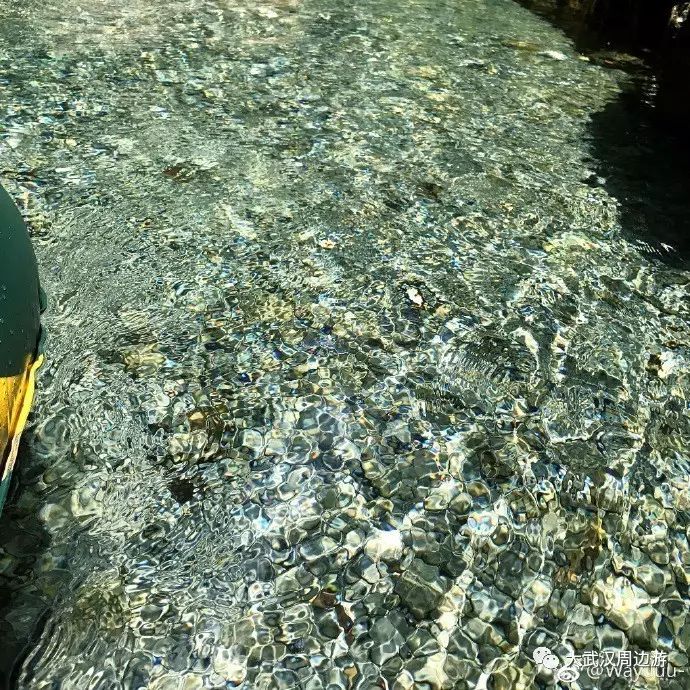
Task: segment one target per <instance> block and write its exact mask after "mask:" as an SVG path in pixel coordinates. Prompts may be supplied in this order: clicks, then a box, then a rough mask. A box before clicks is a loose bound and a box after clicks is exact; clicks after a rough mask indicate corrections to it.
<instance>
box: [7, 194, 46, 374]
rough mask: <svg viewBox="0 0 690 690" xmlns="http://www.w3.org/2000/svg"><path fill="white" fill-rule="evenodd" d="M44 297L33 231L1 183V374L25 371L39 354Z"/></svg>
mask: <svg viewBox="0 0 690 690" xmlns="http://www.w3.org/2000/svg"><path fill="white" fill-rule="evenodd" d="M43 301H44V300H43V298H42V295H41V288H40V284H39V280H38V266H37V264H36V255H35V254H34V250H33V247H32V246H31V240H30V239H29V233H28V231H27V229H26V226H25V225H24V221H23V219H22V216H21V213H19V209H17V207H16V206H15V205H14V203H13V202H12V199H11V198H10V195H9V194H8V193H7V192H6V191H5V190H4V189H3V188H2V187H0V377H5V376H16V375H17V374H19V373H21V372H22V371H23V369H24V367H25V366H26V358H27V356H32V357H33V356H35V355H36V353H37V347H38V342H39V339H40V334H41V321H40V316H41V311H42V309H41V307H42V304H43Z"/></svg>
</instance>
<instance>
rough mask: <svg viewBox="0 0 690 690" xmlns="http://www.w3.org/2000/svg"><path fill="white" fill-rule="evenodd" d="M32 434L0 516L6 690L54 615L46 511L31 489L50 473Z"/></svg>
mask: <svg viewBox="0 0 690 690" xmlns="http://www.w3.org/2000/svg"><path fill="white" fill-rule="evenodd" d="M31 441H32V439H31V432H30V431H29V432H27V433H25V434H24V437H23V439H22V442H21V446H20V451H19V457H18V459H17V466H16V468H15V471H14V474H13V477H12V484H11V486H10V495H9V496H8V500H7V503H6V504H5V508H4V510H3V513H2V515H1V516H0V563H2V564H3V565H6V567H4V568H2V569H0V631H2V632H1V633H0V690H15V688H16V687H17V676H18V673H19V669H20V667H21V664H22V663H23V661H24V659H25V658H26V656H27V654H28V653H29V651H30V650H31V648H32V646H33V643H34V642H35V640H36V639H37V637H38V635H40V632H41V629H42V626H43V621H44V620H45V619H46V615H47V613H48V611H49V607H50V600H49V597H48V596H47V595H46V594H45V593H44V592H42V591H41V588H40V587H39V586H38V582H39V580H40V579H42V577H41V576H40V575H39V573H38V568H39V565H40V561H41V558H42V556H43V555H44V554H45V552H46V550H47V548H48V546H49V543H50V538H49V536H48V534H47V532H46V530H45V529H44V527H43V523H42V522H41V520H40V518H39V515H40V511H41V508H42V507H43V506H42V504H41V503H40V501H38V500H37V499H36V496H35V494H33V492H31V491H30V490H28V489H27V488H26V487H28V486H30V485H32V484H35V482H36V478H37V477H38V475H40V474H41V473H42V472H43V470H44V468H42V467H40V466H39V464H38V463H37V459H36V456H35V455H34V453H33V452H32V450H31V448H32V443H31Z"/></svg>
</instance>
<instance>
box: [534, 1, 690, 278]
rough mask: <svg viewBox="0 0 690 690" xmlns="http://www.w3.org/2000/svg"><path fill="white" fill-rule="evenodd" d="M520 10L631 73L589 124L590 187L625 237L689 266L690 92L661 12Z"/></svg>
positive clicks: (598, 60)
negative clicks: (608, 202)
mask: <svg viewBox="0 0 690 690" xmlns="http://www.w3.org/2000/svg"><path fill="white" fill-rule="evenodd" d="M521 4H522V5H524V6H525V7H527V8H528V9H530V10H532V11H533V12H535V13H536V14H538V15H539V16H541V17H544V18H546V19H548V20H549V21H550V22H551V23H553V24H554V25H555V26H557V27H558V28H560V29H561V30H563V31H564V33H565V34H566V35H567V36H568V37H569V38H570V39H571V40H572V41H573V43H574V44H575V48H576V50H577V51H578V52H580V53H582V54H583V55H586V56H587V57H588V58H589V59H590V60H591V62H592V63H593V64H595V65H599V66H602V67H605V68H612V69H619V70H623V71H625V72H626V73H627V74H628V78H629V83H628V87H627V88H626V90H625V91H624V92H623V93H622V94H621V95H620V97H619V98H618V99H616V100H615V101H613V102H611V103H609V104H608V105H607V106H606V107H605V108H604V109H603V110H601V111H600V112H598V113H596V114H595V115H594V116H593V117H592V120H591V125H590V128H589V132H588V135H589V137H590V142H591V154H592V160H591V161H590V166H591V168H592V169H593V170H595V171H596V175H595V176H592V178H591V180H588V183H590V184H592V185H593V186H595V185H601V186H603V187H604V189H606V191H607V192H608V193H609V194H610V195H611V196H612V197H614V198H615V199H616V200H617V201H618V203H619V205H620V206H619V209H620V222H621V226H622V228H623V232H624V234H625V236H626V237H627V238H628V239H629V240H631V241H635V242H636V244H637V245H638V247H639V248H640V250H641V251H643V252H644V253H646V254H648V255H649V256H653V257H655V258H657V259H659V260H661V261H663V262H665V263H667V264H670V265H672V266H675V267H683V268H688V267H690V136H689V135H688V133H689V132H690V128H688V126H687V122H688V115H689V114H690V92H688V89H687V88H686V85H687V81H688V80H687V76H686V74H685V72H683V71H682V69H680V68H679V69H675V70H674V69H673V68H672V67H669V66H668V65H664V64H663V60H662V59H661V57H660V52H659V51H660V41H661V39H660V36H661V33H660V31H661V30H660V28H659V26H657V25H658V23H659V17H658V16H657V15H658V11H659V7H658V6H657V7H656V10H655V12H656V14H654V16H650V17H646V16H643V14H640V16H638V17H634V18H630V17H624V16H621V17H615V16H613V15H612V11H611V10H610V9H607V10H606V12H607V13H600V14H599V15H598V16H594V17H592V16H590V17H589V18H588V19H585V18H583V16H582V14H580V13H578V12H577V11H575V10H573V8H572V6H571V5H569V4H568V2H567V1H566V0H521ZM652 4H653V3H652ZM640 7H641V8H642V9H644V7H646V6H644V7H643V6H642V5H641V6H640ZM640 11H642V10H640Z"/></svg>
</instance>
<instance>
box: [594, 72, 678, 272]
mask: <svg viewBox="0 0 690 690" xmlns="http://www.w3.org/2000/svg"><path fill="white" fill-rule="evenodd" d="M652 96H653V95H652ZM653 106H654V102H653V100H652V101H651V102H646V99H645V95H644V84H641V85H638V88H631V89H630V91H629V92H626V93H624V94H622V95H621V96H620V97H619V98H618V99H617V100H616V101H613V102H611V103H609V104H608V105H607V106H606V107H605V108H604V109H603V110H601V111H600V112H598V113H596V114H595V115H594V117H593V118H592V123H591V128H590V132H591V137H592V156H593V158H594V161H593V162H592V165H593V167H594V168H595V169H596V171H597V173H598V175H599V176H600V178H603V180H605V181H604V182H603V185H604V187H605V189H606V191H607V192H608V193H609V194H610V195H611V196H613V197H615V198H616V199H617V200H618V202H619V204H620V222H621V226H622V227H623V230H624V233H625V234H626V236H627V237H628V239H630V240H636V241H637V243H638V245H639V247H640V249H641V250H642V251H645V252H647V253H649V254H653V255H654V256H656V257H657V258H659V259H662V260H663V261H665V262H668V263H670V264H672V265H677V266H685V267H687V266H690V147H689V146H688V141H687V139H686V138H685V137H684V136H683V135H682V133H680V132H678V131H677V130H675V128H674V127H673V126H671V125H670V124H669V123H668V121H667V120H666V118H665V117H664V116H661V115H659V114H657V112H656V111H655V109H654V107H653ZM593 183H594V184H597V183H598V181H597V180H593Z"/></svg>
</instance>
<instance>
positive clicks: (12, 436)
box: [0, 355, 43, 506]
mask: <svg viewBox="0 0 690 690" xmlns="http://www.w3.org/2000/svg"><path fill="white" fill-rule="evenodd" d="M42 363H43V355H39V356H38V357H37V358H36V359H35V360H34V361H33V362H32V361H31V358H27V361H26V365H25V367H24V370H23V371H22V372H21V373H20V374H17V375H16V376H6V377H3V378H0V506H1V505H2V499H4V494H5V493H6V492H7V489H8V488H9V481H10V477H11V475H12V470H13V468H14V463H15V461H16V459H17V451H18V450H19V439H20V437H21V435H22V431H23V430H24V426H25V425H26V420H27V417H28V416H29V410H30V409H31V403H32V402H33V398H34V389H35V379H36V371H37V370H38V368H39V367H40V366H41V364H42Z"/></svg>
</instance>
